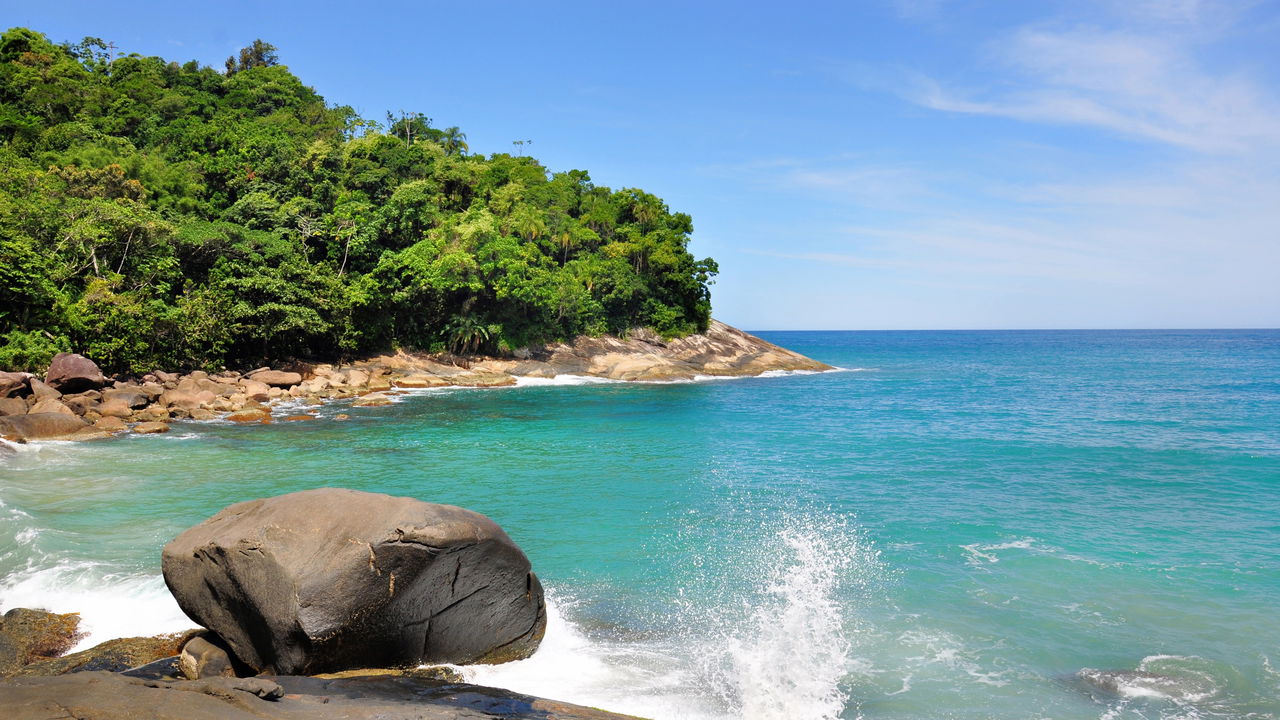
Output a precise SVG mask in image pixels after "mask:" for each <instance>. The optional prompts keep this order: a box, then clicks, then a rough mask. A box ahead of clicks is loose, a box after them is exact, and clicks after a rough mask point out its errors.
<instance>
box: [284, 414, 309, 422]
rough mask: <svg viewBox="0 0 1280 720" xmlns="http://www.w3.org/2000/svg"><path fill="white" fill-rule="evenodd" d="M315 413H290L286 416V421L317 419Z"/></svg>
mask: <svg viewBox="0 0 1280 720" xmlns="http://www.w3.org/2000/svg"><path fill="white" fill-rule="evenodd" d="M315 419H316V416H315V415H290V416H289V417H287V418H285V422H301V421H303V420H315Z"/></svg>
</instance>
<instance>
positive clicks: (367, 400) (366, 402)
mask: <svg viewBox="0 0 1280 720" xmlns="http://www.w3.org/2000/svg"><path fill="white" fill-rule="evenodd" d="M390 404H391V398H389V397H387V396H386V395H384V394H382V393H380V392H371V393H369V394H368V395H365V396H364V397H362V398H359V399H357V400H356V401H355V402H353V403H351V405H352V406H353V407H381V406H383V405H390Z"/></svg>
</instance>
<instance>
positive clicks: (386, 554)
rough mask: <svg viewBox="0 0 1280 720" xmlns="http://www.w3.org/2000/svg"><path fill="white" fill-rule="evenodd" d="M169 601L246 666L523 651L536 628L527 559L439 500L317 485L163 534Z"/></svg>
mask: <svg viewBox="0 0 1280 720" xmlns="http://www.w3.org/2000/svg"><path fill="white" fill-rule="evenodd" d="M162 568H163V571H164V577H165V582H166V583H167V584H168V586H169V589H170V590H171V591H172V592H173V595H174V597H175V598H176V599H177V601H178V605H179V606H180V607H181V608H182V610H183V611H184V612H186V613H187V615H188V616H189V617H191V618H192V619H193V620H195V621H196V622H197V623H199V624H200V625H203V626H204V627H206V628H209V629H210V630H212V631H214V632H215V633H217V634H218V635H219V636H220V637H221V638H223V640H225V641H226V643H227V645H228V646H229V648H230V649H231V650H232V652H233V653H234V655H235V656H236V657H237V658H239V660H241V661H243V662H244V663H245V664H247V665H248V666H250V667H251V668H253V669H254V670H255V671H258V672H276V673H318V672H328V671H336V670H343V669H349V668H359V667H397V666H409V665H418V664H421V663H458V664H463V663H476V662H489V663H493V662H505V661H508V660H516V659H520V658H524V657H528V656H529V655H530V654H532V653H533V651H534V650H535V649H536V648H537V646H538V643H539V642H540V641H541V639H542V634H543V632H544V630H545V627H546V607H545V604H544V601H543V595H542V587H541V585H540V584H539V583H538V580H537V578H536V577H535V576H534V575H533V574H532V573H531V572H530V568H529V561H528V558H526V557H525V555H524V553H523V552H522V551H521V550H520V549H519V548H518V547H517V546H516V545H515V543H513V542H512V541H511V539H510V538H509V537H508V536H507V534H506V533H505V532H503V531H502V529H501V528H500V527H498V525H497V524H495V523H494V522H493V521H492V520H490V519H488V518H486V517H484V516H483V515H480V514H478V513H474V512H471V511H469V510H464V509H462V508H458V507H453V506H450V505H436V504H432V503H426V502H422V501H420V500H415V499H412V498H398V497H392V496H389V495H380V494H376V493H365V492H358V491H354V490H340V489H334V488H324V489H319V490H308V491H304V492H299V493H292V494H289V495H281V496H278V497H273V498H268V499H264V500H253V501H250V502H245V503H239V504H236V505H232V506H230V507H228V508H226V509H224V510H223V511H222V512H220V513H218V514H217V515H215V516H213V517H212V518H210V519H208V520H206V521H205V522H203V523H201V524H199V525H197V526H195V527H193V528H191V529H189V530H187V531H186V532H184V533H182V534H181V535H179V536H178V537H177V538H176V539H174V540H173V541H172V542H170V543H169V544H168V545H166V546H165V548H164V552H163V554H162Z"/></svg>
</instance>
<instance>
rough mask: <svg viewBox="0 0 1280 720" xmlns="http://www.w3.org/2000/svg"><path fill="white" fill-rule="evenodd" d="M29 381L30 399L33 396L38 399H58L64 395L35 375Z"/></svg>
mask: <svg viewBox="0 0 1280 720" xmlns="http://www.w3.org/2000/svg"><path fill="white" fill-rule="evenodd" d="M27 383H28V384H29V385H30V386H31V396H30V397H29V398H28V400H30V399H31V398H34V399H35V400H36V401H40V400H48V399H50V398H52V399H54V400H57V399H58V398H60V397H62V393H60V392H58V391H57V390H55V389H53V388H51V387H49V386H48V385H46V384H45V383H43V382H41V380H40V378H37V377H33V378H31V379H30V380H28V381H27Z"/></svg>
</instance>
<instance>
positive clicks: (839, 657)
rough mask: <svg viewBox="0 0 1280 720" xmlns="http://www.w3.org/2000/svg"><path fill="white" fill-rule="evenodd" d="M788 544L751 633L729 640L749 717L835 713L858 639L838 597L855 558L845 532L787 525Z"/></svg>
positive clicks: (743, 711) (819, 718)
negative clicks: (853, 639) (846, 547)
mask: <svg viewBox="0 0 1280 720" xmlns="http://www.w3.org/2000/svg"><path fill="white" fill-rule="evenodd" d="M778 540H779V541H780V542H779V544H778V547H780V548H781V549H783V550H784V552H783V553H782V554H781V555H780V556H779V558H778V562H777V564H776V565H775V566H774V567H773V568H771V572H770V575H769V576H768V578H767V582H766V585H765V587H764V590H765V598H766V599H765V601H764V602H763V603H762V604H760V605H758V606H757V607H755V608H754V610H753V612H752V617H751V619H750V622H749V623H748V624H747V627H746V630H747V633H746V637H741V636H739V637H732V638H729V642H728V643H727V645H726V648H727V649H726V652H727V655H728V660H729V673H730V675H729V677H728V679H729V680H730V682H731V686H732V688H733V689H734V690H735V691H736V695H737V699H736V703H735V705H736V708H735V709H736V711H737V712H736V713H735V715H737V716H739V717H744V718H756V719H758V720H775V719H776V720H783V719H784V718H798V717H804V718H813V719H814V720H826V719H828V718H832V719H833V718H837V717H839V716H840V713H841V712H842V711H843V710H844V706H845V702H846V700H848V696H847V694H846V693H845V692H844V691H842V690H841V689H840V681H841V679H842V678H843V677H844V675H845V672H846V666H847V664H848V657H849V653H850V651H851V649H852V644H851V643H850V641H849V640H848V638H847V637H846V636H845V633H844V627H843V625H844V622H843V620H844V618H843V613H842V608H841V606H840V604H839V602H838V601H837V597H838V591H839V588H840V585H841V579H842V574H843V572H844V571H845V570H847V569H848V568H849V566H850V565H851V563H852V562H853V559H854V558H853V557H852V556H850V555H846V554H844V553H843V552H841V550H842V549H843V548H841V547H840V546H841V545H842V544H843V543H842V541H843V540H844V538H842V537H839V536H836V537H832V536H830V535H828V534H826V533H823V532H819V531H817V529H816V528H801V529H791V528H788V529H785V530H783V531H782V532H781V533H780V534H779V537H778Z"/></svg>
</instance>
